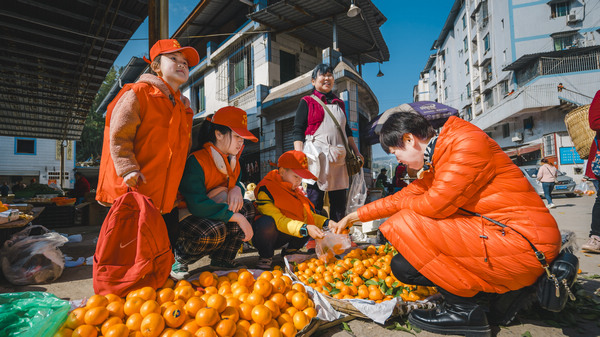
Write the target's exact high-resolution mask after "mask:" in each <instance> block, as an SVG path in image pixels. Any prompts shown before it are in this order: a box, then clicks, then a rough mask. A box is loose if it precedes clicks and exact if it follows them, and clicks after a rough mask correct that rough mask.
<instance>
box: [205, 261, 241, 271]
mask: <svg viewBox="0 0 600 337" xmlns="http://www.w3.org/2000/svg"><path fill="white" fill-rule="evenodd" d="M210 266H211V267H213V268H214V269H217V270H223V269H242V268H246V266H244V265H243V264H240V263H239V262H236V261H235V260H232V261H223V260H211V261H210Z"/></svg>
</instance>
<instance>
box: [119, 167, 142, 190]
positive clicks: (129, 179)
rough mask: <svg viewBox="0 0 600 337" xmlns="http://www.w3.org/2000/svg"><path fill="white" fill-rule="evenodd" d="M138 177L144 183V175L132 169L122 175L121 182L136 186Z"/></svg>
mask: <svg viewBox="0 0 600 337" xmlns="http://www.w3.org/2000/svg"><path fill="white" fill-rule="evenodd" d="M139 179H141V180H142V182H143V183H144V184H145V183H146V177H144V175H143V174H142V172H140V171H132V172H129V173H127V174H126V175H124V176H123V182H124V183H125V185H127V186H129V187H136V186H137V185H138V181H139Z"/></svg>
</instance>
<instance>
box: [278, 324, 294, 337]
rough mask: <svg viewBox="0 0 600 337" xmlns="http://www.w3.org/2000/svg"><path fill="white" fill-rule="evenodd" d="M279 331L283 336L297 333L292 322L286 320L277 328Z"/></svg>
mask: <svg viewBox="0 0 600 337" xmlns="http://www.w3.org/2000/svg"><path fill="white" fill-rule="evenodd" d="M279 331H281V335H282V336H283V337H294V336H296V334H297V333H298V329H296V327H295V326H294V324H293V323H290V322H287V323H284V324H283V325H281V327H280V328H279Z"/></svg>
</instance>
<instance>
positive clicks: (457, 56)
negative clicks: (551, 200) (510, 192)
mask: <svg viewBox="0 0 600 337" xmlns="http://www.w3.org/2000/svg"><path fill="white" fill-rule="evenodd" d="M432 50H434V51H435V53H434V54H432V55H431V56H430V58H429V59H428V60H427V62H426V66H425V68H424V69H423V71H422V73H421V78H420V80H419V84H421V83H422V82H423V81H424V75H425V74H428V75H429V80H428V83H429V90H428V94H429V95H430V99H431V100H435V101H438V102H441V103H444V104H447V105H450V106H452V107H455V108H457V109H459V111H460V113H461V117H462V118H464V119H466V120H469V121H471V122H472V123H474V124H475V125H477V126H479V127H480V128H481V129H483V130H484V131H485V132H487V133H488V134H489V135H490V136H491V137H492V138H493V139H494V140H496V141H497V142H498V144H499V145H500V146H501V147H502V148H503V149H504V150H505V151H506V152H507V153H508V154H509V155H510V156H511V158H512V159H513V160H514V161H515V162H516V163H517V164H521V165H525V164H534V163H536V162H538V161H539V159H540V158H542V157H550V158H551V159H552V160H554V161H555V162H556V163H557V164H558V166H559V169H560V170H561V171H564V172H566V173H567V174H569V175H573V176H575V177H581V175H582V173H583V168H584V162H583V160H581V159H579V157H578V156H577V154H576V152H575V150H574V148H573V143H572V142H571V139H570V137H569V136H568V134H567V131H566V126H565V124H564V117H565V115H566V113H568V112H569V111H571V110H572V109H574V108H576V107H577V106H580V105H584V104H589V103H590V102H591V99H592V97H593V96H594V94H595V93H596V91H597V90H598V89H600V76H599V75H600V62H599V60H600V0H587V1H584V0H551V1H533V0H507V1H489V0H487V1H483V0H456V1H455V2H454V5H453V7H452V9H451V11H450V14H449V15H448V18H447V20H446V22H445V25H444V27H443V29H442V31H441V32H440V35H439V37H438V39H437V40H436V41H435V42H434V44H433V47H432ZM421 91H425V90H419V92H421ZM417 99H420V98H419V97H417V95H416V94H415V100H417Z"/></svg>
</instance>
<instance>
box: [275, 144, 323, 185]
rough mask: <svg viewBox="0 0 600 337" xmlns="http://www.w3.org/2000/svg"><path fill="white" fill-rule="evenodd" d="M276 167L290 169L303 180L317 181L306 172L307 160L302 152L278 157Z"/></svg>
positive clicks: (288, 153) (292, 151) (292, 152)
mask: <svg viewBox="0 0 600 337" xmlns="http://www.w3.org/2000/svg"><path fill="white" fill-rule="evenodd" d="M277 166H279V167H283V168H286V169H290V170H292V171H294V173H296V174H297V175H299V176H300V177H302V178H304V179H312V180H317V177H315V175H314V174H312V173H310V171H309V170H308V159H307V158H306V155H305V154H304V152H302V151H296V150H291V151H288V152H285V153H284V154H282V155H281V156H280V157H279V160H278V161H277Z"/></svg>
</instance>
